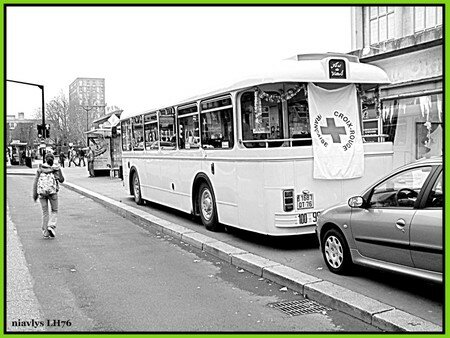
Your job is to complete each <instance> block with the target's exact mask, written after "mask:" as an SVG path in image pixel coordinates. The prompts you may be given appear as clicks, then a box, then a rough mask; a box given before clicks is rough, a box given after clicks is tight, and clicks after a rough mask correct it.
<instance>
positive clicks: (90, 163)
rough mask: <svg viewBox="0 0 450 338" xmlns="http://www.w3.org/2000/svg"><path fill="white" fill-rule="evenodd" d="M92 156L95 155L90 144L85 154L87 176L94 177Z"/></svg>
mask: <svg viewBox="0 0 450 338" xmlns="http://www.w3.org/2000/svg"><path fill="white" fill-rule="evenodd" d="M94 158H95V155H94V151H93V150H92V146H91V147H89V150H88V155H87V160H88V172H89V177H95V172H94Z"/></svg>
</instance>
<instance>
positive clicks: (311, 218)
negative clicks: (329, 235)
mask: <svg viewBox="0 0 450 338" xmlns="http://www.w3.org/2000/svg"><path fill="white" fill-rule="evenodd" d="M319 215H320V211H311V212H304V213H300V214H298V224H300V225H306V224H315V223H317V218H318V217H319Z"/></svg>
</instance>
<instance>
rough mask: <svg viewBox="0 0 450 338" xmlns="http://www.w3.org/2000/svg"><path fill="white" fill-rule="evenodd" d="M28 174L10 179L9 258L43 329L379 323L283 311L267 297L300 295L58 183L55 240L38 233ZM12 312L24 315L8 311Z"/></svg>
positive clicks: (311, 327)
mask: <svg viewBox="0 0 450 338" xmlns="http://www.w3.org/2000/svg"><path fill="white" fill-rule="evenodd" d="M69 176H70V175H69ZM32 179H33V178H32V177H30V176H8V178H7V204H8V206H9V213H10V218H11V222H10V223H11V224H10V226H9V228H10V229H12V230H10V232H9V234H13V235H14V234H15V230H17V237H18V238H17V239H18V241H19V244H20V245H21V246H22V250H21V251H23V253H24V260H23V262H22V263H20V261H19V262H16V264H18V266H19V267H20V268H21V269H22V270H24V269H25V270H28V271H29V274H30V277H31V284H32V293H33V297H35V299H36V300H37V303H38V309H39V312H40V320H42V321H43V322H44V323H45V328H44V329H45V330H48V331H149V332H164V331H181V332H201V331H208V332H244V331H252V332H265V331H272V332H316V331H320V332H326V331H331V332H334V331H347V332H349V331H353V332H367V331H369V332H373V331H377V330H376V329H375V328H373V327H371V326H370V325H368V324H366V323H363V322H361V321H360V320H358V319H355V318H353V317H350V316H348V315H345V314H342V313H340V312H338V311H335V310H331V309H324V310H321V311H319V312H318V313H314V314H307V315H299V316H290V315H287V314H285V313H283V312H281V311H280V310H278V309H275V308H273V307H271V306H270V305H271V304H274V303H275V304H276V303H279V302H283V301H293V300H303V299H302V297H301V296H300V295H298V294H296V293H295V292H293V291H292V290H286V289H284V288H283V285H277V284H275V283H272V282H270V281H268V280H265V279H262V278H259V277H257V276H255V275H253V274H251V273H248V272H245V271H243V270H241V269H237V268H236V267H234V266H231V265H229V264H228V263H225V262H223V261H221V260H219V259H216V258H214V257H213V256H210V255H208V254H206V253H204V252H202V251H199V250H197V249H195V248H193V247H191V246H190V245H188V244H186V243H183V242H181V241H178V240H176V239H173V238H171V237H170V236H167V235H163V234H161V233H158V232H156V231H154V230H151V229H145V228H142V227H139V226H137V225H136V224H134V223H133V222H131V221H129V220H126V219H124V218H122V217H121V216H118V215H117V214H115V213H113V212H111V211H110V210H108V209H106V208H104V207H103V206H101V205H100V204H98V203H96V202H94V201H93V200H91V199H90V198H86V197H84V196H81V195H79V194H77V193H75V192H73V191H70V190H68V189H66V188H64V187H63V188H62V189H61V199H60V214H59V219H58V227H57V238H56V239H52V240H48V239H43V238H42V234H41V231H40V223H41V219H40V218H41V216H40V215H41V210H40V205H39V203H34V202H33V201H32V199H31V185H32ZM100 179H101V178H100ZM105 180H106V178H105ZM11 231H12V232H11ZM222 235H228V234H222ZM233 236H234V235H233ZM242 240H245V239H242ZM8 243H9V242H8ZM9 245H16V246H17V245H18V244H17V243H16V244H14V242H12V244H9ZM257 245H262V246H266V244H257ZM10 250H12V248H11V247H9V248H8V252H9V251H10ZM20 264H26V266H25V267H23V266H20ZM9 271H10V270H8V273H10V272H9ZM13 294H14V290H11V291H9V292H8V295H9V296H10V297H12V295H13ZM7 300H8V299H7ZM19 319H21V320H22V321H24V320H25V321H26V320H31V318H9V317H8V320H16V321H17V320H19ZM69 322H70V325H68V323H69ZM63 323H65V324H64V325H63Z"/></svg>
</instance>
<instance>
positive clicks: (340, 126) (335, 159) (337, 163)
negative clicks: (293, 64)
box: [308, 83, 364, 180]
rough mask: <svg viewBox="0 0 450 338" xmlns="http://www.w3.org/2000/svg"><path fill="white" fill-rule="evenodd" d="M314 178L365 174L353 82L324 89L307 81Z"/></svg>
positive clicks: (347, 177) (344, 177)
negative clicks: (339, 86) (337, 87)
mask: <svg viewBox="0 0 450 338" xmlns="http://www.w3.org/2000/svg"><path fill="white" fill-rule="evenodd" d="M308 104H309V114H310V124H311V138H312V141H313V153H314V178H316V179H325V180H333V179H350V178H356V177H361V176H362V175H363V173H364V148H363V142H362V137H361V128H360V123H359V117H358V100H357V96H356V86H355V85H354V84H351V85H348V86H345V87H342V88H339V89H332V90H327V89H324V88H321V87H318V86H316V85H314V84H312V83H309V84H308Z"/></svg>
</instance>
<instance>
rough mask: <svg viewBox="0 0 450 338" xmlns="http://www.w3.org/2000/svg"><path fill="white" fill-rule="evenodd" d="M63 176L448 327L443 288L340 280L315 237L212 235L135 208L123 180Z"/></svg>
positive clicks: (379, 278) (362, 278) (69, 171)
mask: <svg viewBox="0 0 450 338" xmlns="http://www.w3.org/2000/svg"><path fill="white" fill-rule="evenodd" d="M64 173H65V174H66V176H67V179H68V181H69V182H72V183H75V184H77V185H79V186H82V187H84V188H86V189H90V190H92V191H96V192H99V193H101V194H102V195H105V196H107V197H110V198H112V199H115V200H117V201H121V202H123V203H125V204H128V205H131V206H133V207H135V208H139V209H141V210H145V211H146V212H148V213H151V214H153V215H155V216H157V217H160V218H162V219H165V220H169V221H171V222H173V223H176V224H179V225H182V226H184V227H186V228H189V229H193V230H195V231H196V232H199V233H202V234H205V235H207V236H209V237H213V238H215V239H217V240H220V241H223V242H226V243H229V244H231V245H233V246H235V247H238V248H241V249H243V250H246V251H248V252H252V253H255V254H258V255H260V256H262V257H266V258H268V259H271V260H273V261H276V262H279V263H281V264H285V265H287V266H290V267H292V268H294V269H297V270H299V271H302V272H305V273H308V274H310V275H313V276H315V277H318V278H321V279H323V280H326V281H330V282H332V283H335V284H337V285H341V286H343V287H346V288H348V289H350V290H353V291H355V292H358V293H360V294H362V295H365V296H368V297H370V298H373V299H377V300H379V301H381V302H383V303H385V304H389V305H392V306H394V307H395V308H398V309H401V310H403V311H405V312H408V313H411V314H413V315H415V316H418V317H420V318H424V319H426V320H428V321H430V322H432V323H435V324H438V325H442V323H443V307H444V289H443V287H442V285H439V284H434V283H430V282H427V281H424V280H421V279H415V278H411V277H407V276H403V275H398V274H393V273H389V272H384V271H379V270H375V269H368V268H362V267H356V268H355V269H354V271H353V273H352V274H351V275H349V276H340V275H336V274H333V273H331V272H330V271H329V270H328V269H327V267H326V265H325V263H324V261H323V258H322V255H321V253H320V252H319V249H318V242H317V239H316V237H315V236H296V237H290V238H274V237H268V236H259V235H255V234H254V233H249V232H245V231H239V230H236V229H231V231H230V232H221V233H220V232H219V233H217V232H210V231H208V230H206V229H205V228H204V227H203V226H202V225H201V223H200V221H199V220H197V219H192V217H191V216H190V215H187V214H185V213H181V212H178V211H176V210H173V209H170V208H165V207H163V206H160V205H158V204H153V203H146V205H144V206H138V205H136V203H135V202H134V200H133V199H132V196H130V195H129V194H127V192H126V191H125V189H124V188H123V186H122V185H123V184H122V181H121V180H119V179H112V180H111V179H110V178H109V177H96V178H95V179H89V178H87V174H86V169H85V168H66V169H65V171H64Z"/></svg>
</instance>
